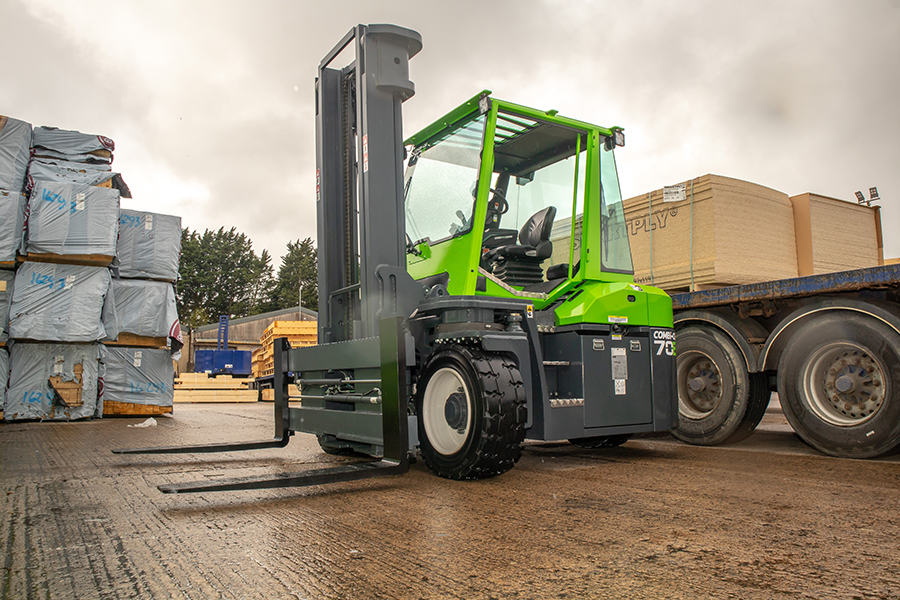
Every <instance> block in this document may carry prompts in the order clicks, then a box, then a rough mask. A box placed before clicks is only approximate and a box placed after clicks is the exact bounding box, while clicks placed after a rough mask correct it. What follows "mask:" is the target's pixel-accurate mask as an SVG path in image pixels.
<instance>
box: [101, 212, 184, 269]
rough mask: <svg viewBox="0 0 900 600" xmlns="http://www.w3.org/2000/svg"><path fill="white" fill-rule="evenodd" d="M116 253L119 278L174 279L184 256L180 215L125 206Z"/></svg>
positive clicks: (120, 216) (120, 217)
mask: <svg viewBox="0 0 900 600" xmlns="http://www.w3.org/2000/svg"><path fill="white" fill-rule="evenodd" d="M117 254H118V257H119V267H118V274H119V276H120V277H125V278H143V279H160V280H163V281H175V280H176V279H177V278H178V261H179V258H180V257H181V217H176V216H173V215H160V214H156V213H148V212H141V211H137V210H128V209H122V210H121V211H120V213H119V243H118V246H117Z"/></svg>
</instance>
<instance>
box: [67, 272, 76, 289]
mask: <svg viewBox="0 0 900 600" xmlns="http://www.w3.org/2000/svg"><path fill="white" fill-rule="evenodd" d="M74 283H75V276H74V275H67V276H66V287H71V286H72V285H73V284H74Z"/></svg>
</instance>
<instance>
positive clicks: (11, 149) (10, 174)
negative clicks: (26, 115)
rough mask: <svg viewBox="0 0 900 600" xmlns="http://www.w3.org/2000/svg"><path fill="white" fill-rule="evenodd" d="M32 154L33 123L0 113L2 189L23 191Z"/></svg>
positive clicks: (0, 174)
mask: <svg viewBox="0 0 900 600" xmlns="http://www.w3.org/2000/svg"><path fill="white" fill-rule="evenodd" d="M30 156H31V123H26V122H25V121H19V120H18V119H13V118H10V117H4V116H2V115H0V190H9V191H11V192H21V191H22V190H23V189H24V187H25V172H26V170H27V169H28V159H29V158H30Z"/></svg>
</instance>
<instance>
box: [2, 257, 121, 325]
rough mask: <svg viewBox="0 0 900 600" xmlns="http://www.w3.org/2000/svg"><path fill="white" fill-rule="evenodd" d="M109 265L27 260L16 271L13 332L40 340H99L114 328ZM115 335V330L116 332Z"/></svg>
mask: <svg viewBox="0 0 900 600" xmlns="http://www.w3.org/2000/svg"><path fill="white" fill-rule="evenodd" d="M109 284H110V274H109V269H106V268H103V267H84V266H79V265H60V264H53V263H35V262H25V263H22V266H20V267H19V269H18V270H17V271H16V280H15V285H14V289H13V297H12V304H11V305H10V309H9V336H10V337H11V338H13V339H27V340H37V341H41V342H95V341H99V340H102V339H103V338H105V337H106V335H107V328H106V326H105V325H104V323H106V324H112V325H111V327H113V328H114V327H115V316H114V311H115V303H114V302H113V299H112V298H111V297H110V295H111V293H110V291H109ZM113 335H114V334H113Z"/></svg>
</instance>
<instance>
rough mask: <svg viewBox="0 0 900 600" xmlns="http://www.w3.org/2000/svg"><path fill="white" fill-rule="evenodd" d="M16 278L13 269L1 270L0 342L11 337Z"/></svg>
mask: <svg viewBox="0 0 900 600" xmlns="http://www.w3.org/2000/svg"><path fill="white" fill-rule="evenodd" d="M15 279H16V274H15V273H13V272H12V271H0V343H3V342H5V341H6V340H8V339H9V303H10V301H11V300H12V293H13V282H14V281H15Z"/></svg>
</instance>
